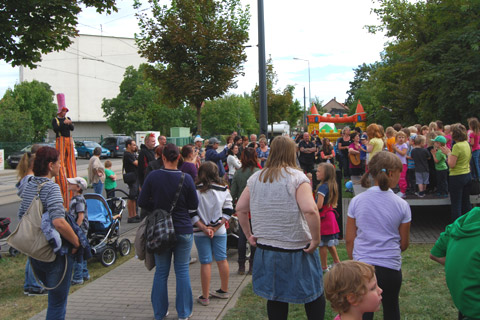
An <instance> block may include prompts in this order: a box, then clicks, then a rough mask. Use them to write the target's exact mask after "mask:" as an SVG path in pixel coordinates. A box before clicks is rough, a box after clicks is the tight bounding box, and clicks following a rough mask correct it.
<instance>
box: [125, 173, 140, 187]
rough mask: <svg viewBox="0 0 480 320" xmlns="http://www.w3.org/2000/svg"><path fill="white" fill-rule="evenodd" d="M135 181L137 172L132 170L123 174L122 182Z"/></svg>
mask: <svg viewBox="0 0 480 320" xmlns="http://www.w3.org/2000/svg"><path fill="white" fill-rule="evenodd" d="M136 181H137V173H136V172H135V171H133V172H125V173H124V174H123V182H125V183H126V184H134V183H135V182H136Z"/></svg>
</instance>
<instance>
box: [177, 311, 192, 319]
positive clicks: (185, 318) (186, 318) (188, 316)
mask: <svg viewBox="0 0 480 320" xmlns="http://www.w3.org/2000/svg"><path fill="white" fill-rule="evenodd" d="M192 314H193V312H192V313H190V315H189V316H188V317H186V318H178V320H188V319H190V317H191V316H192Z"/></svg>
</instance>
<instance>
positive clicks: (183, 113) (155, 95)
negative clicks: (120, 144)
mask: <svg viewBox="0 0 480 320" xmlns="http://www.w3.org/2000/svg"><path fill="white" fill-rule="evenodd" d="M147 67H148V66H147V65H146V64H142V65H140V66H139V68H138V70H137V69H135V68H134V67H132V66H130V67H128V68H127V69H126V71H125V75H124V79H123V81H122V83H121V84H120V93H119V94H118V95H117V97H115V98H113V99H104V100H103V103H102V110H103V112H104V114H105V117H106V118H107V124H108V125H109V126H110V127H111V128H112V130H113V132H115V133H126V134H130V135H132V134H133V133H134V132H135V131H148V130H155V131H160V132H161V133H162V134H168V132H169V131H170V128H171V127H179V126H191V124H192V123H193V122H194V121H193V120H194V112H193V110H191V109H190V108H188V107H183V106H177V105H175V106H174V107H173V108H169V107H168V106H166V105H165V104H164V103H163V102H162V92H161V90H160V88H158V87H157V86H155V85H154V84H153V83H152V81H151V80H150V79H148V78H147V77H146V73H145V69H146V68H147Z"/></svg>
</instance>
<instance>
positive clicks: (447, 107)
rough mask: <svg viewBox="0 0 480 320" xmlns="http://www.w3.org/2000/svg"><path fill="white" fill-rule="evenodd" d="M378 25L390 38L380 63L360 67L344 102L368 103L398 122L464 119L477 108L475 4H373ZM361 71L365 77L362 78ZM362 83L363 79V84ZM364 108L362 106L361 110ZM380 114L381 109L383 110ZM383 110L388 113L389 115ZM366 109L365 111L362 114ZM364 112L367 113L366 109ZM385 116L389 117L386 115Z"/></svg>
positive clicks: (479, 19) (479, 22)
mask: <svg viewBox="0 0 480 320" xmlns="http://www.w3.org/2000/svg"><path fill="white" fill-rule="evenodd" d="M378 3H379V7H378V8H376V9H374V11H375V13H377V15H378V16H379V18H380V25H377V26H370V31H371V32H376V31H378V30H384V31H386V35H387V36H388V37H390V41H389V42H388V43H387V45H386V47H385V50H384V52H383V53H382V61H381V62H380V63H378V64H375V65H371V66H370V67H372V68H370V70H368V69H369V66H360V67H359V69H357V71H356V75H358V76H359V78H363V79H362V80H361V81H358V82H356V80H355V81H354V83H351V85H352V86H351V90H350V92H349V93H353V95H351V97H350V98H351V99H349V103H352V104H354V103H355V101H356V100H357V99H359V98H360V99H361V100H362V104H363V105H364V107H365V106H366V104H364V102H366V101H367V99H370V100H372V103H375V104H376V105H375V106H374V107H372V108H374V109H376V111H377V112H376V115H375V118H374V120H375V121H377V120H378V117H379V116H381V117H383V118H385V119H386V120H387V121H388V119H390V120H393V117H397V119H396V120H395V121H401V122H403V123H404V124H411V123H414V122H421V123H427V122H430V121H432V120H435V119H440V120H443V121H444V122H445V123H453V122H457V121H465V120H466V119H467V118H469V117H472V116H477V115H478V112H477V110H478V105H479V104H480V82H479V81H478V79H480V54H479V51H480V45H479V42H478V39H479V37H480V2H479V1H478V0H442V1H427V0H422V1H416V2H414V3H412V2H411V1H407V0H378ZM362 69H365V71H367V73H368V75H366V77H363V76H362V72H363V70H362ZM364 79H365V81H364ZM366 109H368V106H367V107H366ZM385 110H386V111H385ZM389 110H392V112H390V111H389ZM366 111H367V110H366ZM367 112H368V111H367ZM388 113H390V115H388Z"/></svg>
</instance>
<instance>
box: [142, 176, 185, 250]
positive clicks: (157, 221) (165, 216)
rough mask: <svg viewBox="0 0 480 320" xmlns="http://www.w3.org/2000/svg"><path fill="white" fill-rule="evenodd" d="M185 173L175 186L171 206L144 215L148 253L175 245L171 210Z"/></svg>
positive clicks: (175, 239)
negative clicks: (175, 189) (175, 190)
mask: <svg viewBox="0 0 480 320" xmlns="http://www.w3.org/2000/svg"><path fill="white" fill-rule="evenodd" d="M184 180H185V173H183V172H182V177H181V178H180V182H179V184H178V187H177V192H176V193H175V196H174V198H173V202H172V207H171V208H170V210H169V211H167V210H164V209H155V210H153V212H152V213H151V214H150V215H149V216H147V217H146V220H147V221H146V224H147V227H146V228H145V230H146V231H145V232H146V235H145V238H146V247H147V251H148V252H150V253H162V252H164V251H165V250H167V249H170V248H172V247H174V246H175V242H176V241H177V238H176V236H175V227H174V226H173V220H172V211H173V209H174V208H175V206H176V205H177V200H178V197H179V196H180V192H181V191H182V186H183V181H184Z"/></svg>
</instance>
